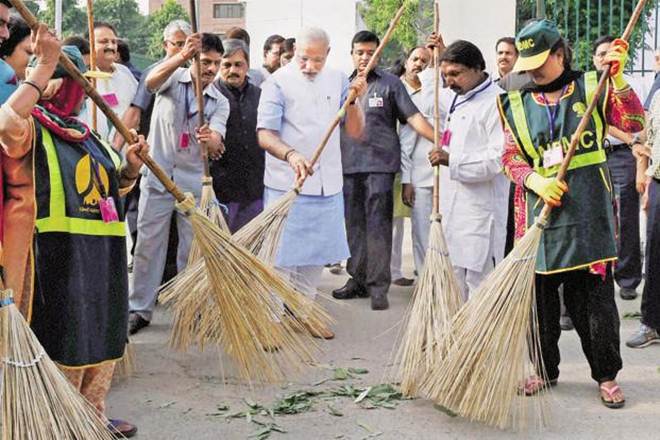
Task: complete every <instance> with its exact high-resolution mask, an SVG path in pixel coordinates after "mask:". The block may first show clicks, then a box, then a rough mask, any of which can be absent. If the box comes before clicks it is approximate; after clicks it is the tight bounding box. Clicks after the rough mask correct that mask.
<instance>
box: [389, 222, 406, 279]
mask: <svg viewBox="0 0 660 440" xmlns="http://www.w3.org/2000/svg"><path fill="white" fill-rule="evenodd" d="M403 220H404V218H403V217H394V219H392V258H391V260H390V274H391V276H392V280H398V279H399V278H403V272H402V271H401V264H402V254H403V233H404V225H403Z"/></svg>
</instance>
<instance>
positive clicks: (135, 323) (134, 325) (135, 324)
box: [128, 313, 151, 335]
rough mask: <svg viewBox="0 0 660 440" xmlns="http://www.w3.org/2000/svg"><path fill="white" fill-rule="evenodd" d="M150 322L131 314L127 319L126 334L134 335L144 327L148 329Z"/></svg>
mask: <svg viewBox="0 0 660 440" xmlns="http://www.w3.org/2000/svg"><path fill="white" fill-rule="evenodd" d="M149 324H151V321H147V320H146V319H144V318H143V317H142V316H140V315H138V314H137V313H131V314H130V315H129V317H128V334H129V335H134V334H136V333H137V332H139V331H140V330H142V329H143V328H145V327H149Z"/></svg>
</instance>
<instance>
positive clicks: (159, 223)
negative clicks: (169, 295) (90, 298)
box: [128, 179, 199, 321]
mask: <svg viewBox="0 0 660 440" xmlns="http://www.w3.org/2000/svg"><path fill="white" fill-rule="evenodd" d="M140 191H141V194H140V205H139V208H138V241H137V244H136V246H135V255H134V256H133V282H132V285H131V288H130V291H129V297H128V309H129V311H130V312H134V313H138V314H139V315H140V316H142V318H144V319H146V320H147V321H151V316H152V314H153V310H154V308H155V306H156V299H157V298H158V288H159V286H160V283H161V280H162V278H163V270H164V268H165V259H166V256H167V243H168V237H169V231H170V221H171V219H172V212H174V210H175V207H174V202H175V201H174V197H172V195H171V194H169V193H162V192H160V191H158V190H155V189H153V188H148V187H147V186H146V179H144V180H143V181H142V183H141V185H140ZM196 198H197V199H199V197H196ZM176 223H177V233H178V235H179V246H178V250H177V268H178V269H179V270H181V269H183V268H184V267H185V266H186V263H187V260H188V253H189V252H190V245H191V243H192V227H191V225H190V221H189V220H188V218H186V217H185V216H184V215H183V214H180V213H177V220H176Z"/></svg>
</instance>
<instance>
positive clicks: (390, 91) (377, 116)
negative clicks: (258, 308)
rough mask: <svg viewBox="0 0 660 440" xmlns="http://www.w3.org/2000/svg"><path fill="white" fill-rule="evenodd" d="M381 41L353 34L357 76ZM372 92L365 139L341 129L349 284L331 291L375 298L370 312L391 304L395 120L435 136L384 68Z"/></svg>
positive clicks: (370, 79) (397, 158)
mask: <svg viewBox="0 0 660 440" xmlns="http://www.w3.org/2000/svg"><path fill="white" fill-rule="evenodd" d="M379 43H380V40H379V39H378V36H376V34H374V33H373V32H369V31H360V32H358V33H357V34H355V36H354V37H353V41H352V43H351V55H352V57H353V65H354V67H355V71H354V72H353V74H352V76H351V78H355V77H356V76H358V74H360V73H361V72H363V71H364V69H365V68H366V67H367V64H368V63H369V60H370V59H371V57H372V56H373V54H374V52H375V51H376V48H377V47H378V44H379ZM367 83H368V85H369V86H368V90H367V94H366V96H365V98H364V99H361V100H360V102H359V105H360V106H361V107H362V109H363V112H364V113H365V131H364V134H363V136H362V137H361V138H359V139H358V138H354V137H351V136H347V133H346V130H345V129H343V130H342V133H341V134H342V136H341V152H342V158H341V159H342V168H343V173H344V200H345V204H346V214H345V217H346V228H347V233H348V244H349V247H350V251H351V258H349V260H348V263H347V265H346V270H347V271H348V273H349V274H350V275H351V278H350V279H349V280H348V282H347V283H346V285H345V286H344V287H342V288H340V289H336V290H334V291H333V292H332V296H334V297H335V298H337V299H351V298H355V297H356V296H359V297H369V296H370V297H371V308H372V310H385V309H387V308H388V307H389V303H388V301H387V292H388V290H389V287H390V281H391V278H392V276H391V273H390V261H391V256H392V217H393V209H394V207H393V201H394V195H393V189H394V176H395V174H396V173H397V172H398V171H399V169H400V167H401V146H400V143H399V135H398V133H397V121H398V122H399V123H401V124H406V123H407V124H410V126H411V127H412V128H413V129H414V130H415V131H416V132H417V133H419V134H421V135H422V136H424V137H425V138H426V139H429V140H431V141H432V140H433V127H432V126H431V125H430V124H429V123H428V122H427V120H426V119H424V116H422V114H421V113H420V112H419V110H418V109H417V107H416V106H415V104H414V103H413V102H412V100H411V99H410V96H409V95H408V92H407V91H406V88H405V87H404V85H403V84H402V83H401V80H400V79H399V78H397V77H396V76H395V75H392V74H391V73H388V72H385V71H384V70H382V69H380V68H376V69H374V70H372V71H371V72H370V73H369V75H368V76H367Z"/></svg>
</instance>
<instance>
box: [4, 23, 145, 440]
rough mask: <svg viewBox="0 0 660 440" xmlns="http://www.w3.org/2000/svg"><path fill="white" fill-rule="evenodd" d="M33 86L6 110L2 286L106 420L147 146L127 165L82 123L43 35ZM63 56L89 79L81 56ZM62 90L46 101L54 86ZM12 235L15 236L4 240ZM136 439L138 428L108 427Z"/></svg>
mask: <svg viewBox="0 0 660 440" xmlns="http://www.w3.org/2000/svg"><path fill="white" fill-rule="evenodd" d="M32 38H33V42H34V45H33V50H34V54H35V55H36V57H35V58H34V59H33V60H32V61H31V63H30V66H31V67H30V68H29V73H28V74H27V79H26V80H25V81H24V82H23V83H22V84H21V85H20V86H19V87H18V89H17V91H16V92H15V93H14V94H13V95H12V96H11V97H10V98H9V100H8V101H7V102H6V103H5V104H3V105H2V107H0V145H1V147H2V152H3V154H4V155H5V159H6V160H7V163H5V165H6V166H5V169H4V171H5V176H6V181H5V185H4V190H5V193H6V194H7V199H6V201H5V206H4V208H5V214H6V215H5V221H4V225H3V226H4V231H5V238H7V237H11V240H6V241H5V243H4V245H5V249H4V251H5V252H4V258H3V260H4V261H3V265H4V269H5V277H4V280H5V282H6V285H7V287H8V288H11V289H13V290H14V292H15V299H16V303H17V305H18V306H19V308H20V309H21V311H22V312H23V314H24V316H25V317H26V319H27V320H28V321H30V324H31V327H32V329H33V331H34V333H35V335H36V336H37V337H38V339H39V341H40V342H41V344H42V345H43V346H44V348H45V350H46V352H47V354H48V355H49V356H50V358H52V359H53V360H54V361H55V362H57V363H58V365H60V367H61V369H62V371H63V372H64V374H65V375H66V377H67V378H68V379H69V381H70V382H71V383H72V384H73V386H74V388H76V389H77V390H78V391H79V392H80V393H81V394H82V395H83V396H84V397H85V398H86V399H87V400H89V401H90V402H91V403H92V405H94V407H95V408H96V410H97V411H98V413H99V415H100V416H101V417H105V416H104V410H105V398H106V395H107V393H108V390H109V389H110V384H111V381H112V376H113V372H114V367H115V362H116V361H117V360H118V359H119V358H121V357H122V355H123V353H124V347H125V344H126V323H127V318H128V273H127V269H126V267H127V265H126V242H125V225H124V222H123V220H124V213H123V209H122V206H121V203H120V202H119V198H120V197H121V196H122V195H123V194H125V193H126V192H128V191H129V190H130V188H131V187H132V185H133V184H134V182H135V179H136V178H137V175H138V173H139V171H140V167H141V166H142V161H141V160H140V159H139V157H138V152H140V151H145V150H146V149H147V148H148V147H147V145H146V144H145V142H144V138H142V137H140V138H139V141H138V142H137V143H136V144H133V145H130V146H129V147H128V149H127V151H126V156H125V160H124V161H122V158H121V157H120V156H119V155H118V153H116V152H115V151H114V150H113V149H112V148H111V147H110V146H109V145H108V144H107V143H104V142H103V141H102V140H101V139H100V138H99V137H98V135H97V134H96V133H95V132H93V131H92V130H90V129H89V127H88V126H87V125H85V124H84V123H83V122H81V121H80V120H79V119H77V117H76V116H77V115H78V114H79V112H80V109H81V107H82V104H83V100H84V98H85V93H84V90H83V89H82V87H81V86H79V85H78V84H77V83H76V82H75V81H74V80H73V79H72V78H71V77H69V76H68V75H67V74H66V72H65V71H64V70H63V68H62V67H61V66H58V55H59V53H60V42H59V40H58V39H57V38H56V37H55V36H54V35H53V34H51V33H50V32H49V31H48V29H47V28H46V27H45V25H41V26H40V27H39V29H38V31H37V32H36V34H33V36H32ZM62 50H63V52H64V53H65V54H66V55H67V56H68V57H69V59H70V60H71V61H72V62H73V63H74V64H75V65H76V66H77V67H78V69H80V71H81V72H84V71H85V70H86V68H85V64H84V62H83V59H82V55H81V54H80V51H79V50H78V49H77V48H76V47H73V46H63V47H62ZM51 78H53V79H60V81H57V82H56V84H59V89H58V90H57V91H56V92H55V94H54V95H53V96H52V98H50V99H44V90H45V89H46V88H47V86H48V84H49V80H50V79H51ZM8 231H11V234H10V235H8V234H7V232H8ZM108 428H109V429H110V430H112V431H113V432H117V433H118V434H117V435H119V433H120V434H122V435H124V436H126V437H131V436H133V435H134V434H135V433H136V432H137V428H136V427H135V426H134V425H132V424H130V423H127V422H124V421H121V420H109V421H108Z"/></svg>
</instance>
